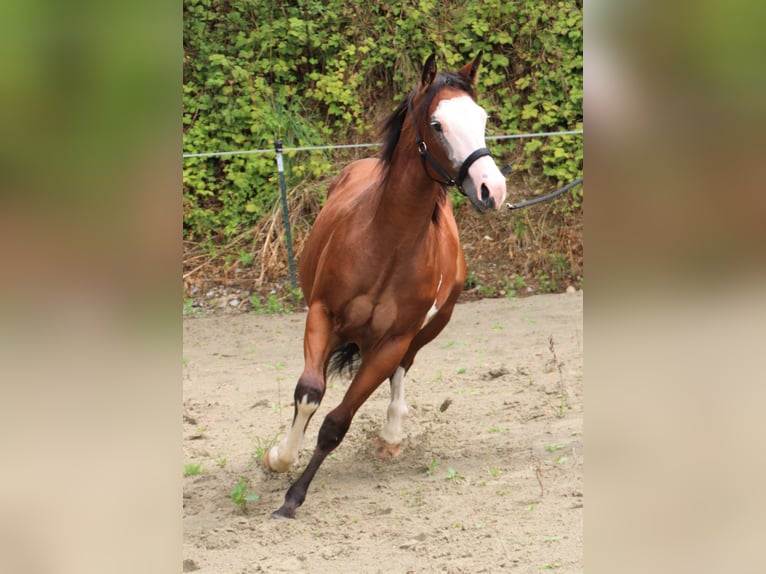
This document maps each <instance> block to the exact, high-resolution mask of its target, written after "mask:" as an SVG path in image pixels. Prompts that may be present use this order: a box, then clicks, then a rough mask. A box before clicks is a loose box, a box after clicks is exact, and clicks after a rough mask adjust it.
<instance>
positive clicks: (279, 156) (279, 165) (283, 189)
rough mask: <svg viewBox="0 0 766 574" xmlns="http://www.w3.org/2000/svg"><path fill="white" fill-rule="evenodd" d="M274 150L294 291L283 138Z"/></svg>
mask: <svg viewBox="0 0 766 574" xmlns="http://www.w3.org/2000/svg"><path fill="white" fill-rule="evenodd" d="M274 151H276V152H277V173H278V174H279V191H280V196H281V197H282V217H283V218H284V222H285V241H286V242H287V263H288V265H289V267H290V284H291V285H292V289H293V292H295V290H296V289H297V288H298V285H297V283H296V281H295V259H294V257H293V238H292V233H291V232H290V213H289V212H288V210H287V184H285V164H284V161H283V160H282V140H276V141H275V142H274Z"/></svg>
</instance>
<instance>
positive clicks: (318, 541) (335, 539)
mask: <svg viewBox="0 0 766 574" xmlns="http://www.w3.org/2000/svg"><path fill="white" fill-rule="evenodd" d="M304 319H305V314H304V313H295V314H288V315H257V314H241V315H229V316H218V317H196V318H185V319H184V384H183V390H184V441H183V444H184V458H185V463H186V464H187V465H199V469H200V471H201V472H200V474H191V475H189V476H186V477H185V478H184V495H183V496H184V498H183V506H184V513H183V520H184V571H187V572H189V571H199V572H200V573H201V574H204V573H208V572H210V573H250V572H332V573H335V574H338V573H345V572H349V573H351V572H353V573H359V572H361V573H368V572H369V573H377V572H381V573H382V572H385V573H399V572H402V573H406V572H417V573H420V572H426V573H430V572H434V573H437V572H438V573H442V572H444V573H478V572H536V573H537V572H545V571H549V570H550V571H555V572H561V573H563V572H567V573H568V572H582V570H583V556H582V554H583V534H582V530H583V437H582V429H583V398H582V393H583V374H582V373H583V371H582V347H583V341H582V292H578V293H570V294H560V295H539V296H534V297H528V298H524V299H485V300H482V301H477V302H472V303H464V304H460V305H458V306H457V307H456V309H455V312H454V314H453V318H452V321H451V322H450V324H449V325H448V326H447V328H446V329H445V330H444V331H443V332H442V334H441V335H440V336H439V337H438V338H437V339H436V340H435V341H433V342H432V343H431V344H430V345H428V346H427V347H425V348H424V349H423V350H421V352H420V353H419V355H418V357H417V358H416V360H415V364H414V365H413V367H412V369H411V370H410V372H409V373H408V375H407V379H406V395H407V403H408V405H409V418H408V419H407V421H406V423H405V439H404V441H403V443H402V451H401V454H400V455H399V457H398V458H397V459H395V460H394V461H381V460H379V459H378V458H377V455H376V454H375V448H374V442H375V437H376V436H377V432H378V430H379V429H380V427H381V425H382V424H383V421H384V419H385V412H386V407H387V405H388V401H389V388H388V383H387V382H386V383H385V384H383V385H381V387H380V388H379V389H378V390H377V391H376V392H375V393H374V394H373V395H372V397H371V398H370V399H369V400H368V401H367V403H366V404H365V405H364V406H363V407H362V408H361V409H360V410H359V412H358V413H357V415H356V418H355V419H354V422H353V423H352V425H351V428H350V429H349V431H348V434H347V435H346V438H345V440H344V442H343V443H342V444H341V445H340V446H339V447H338V449H336V451H335V452H334V453H333V454H332V455H331V456H330V457H329V458H328V459H327V460H326V461H325V463H324V464H323V466H322V467H321V468H320V470H319V472H318V473H317V476H316V478H315V479H314V482H313V483H312V485H311V488H310V489H309V492H308V496H307V498H306V502H305V503H304V504H303V506H302V507H300V508H299V509H298V512H297V519H296V520H289V521H277V520H271V519H270V518H269V516H270V514H271V512H273V511H274V510H276V509H277V508H278V507H279V506H280V505H281V503H282V500H283V498H284V494H285V491H286V489H287V488H288V486H289V485H290V484H291V483H292V481H294V480H295V478H297V476H298V475H299V473H300V471H301V470H302V469H303V467H304V466H305V464H306V463H307V461H308V458H309V457H310V454H311V452H312V450H313V446H314V444H315V441H316V433H317V431H318V428H319V426H320V424H321V421H322V419H323V418H324V415H325V414H327V412H329V411H330V410H331V409H332V408H333V407H334V406H335V405H337V403H338V402H339V401H340V399H341V396H342V394H343V392H344V390H345V388H346V386H347V384H348V382H347V381H346V380H342V379H335V380H333V381H331V382H330V384H329V386H328V390H327V393H326V394H325V397H324V401H323V402H322V405H321V406H320V408H319V410H318V412H317V414H316V416H315V417H314V418H313V420H312V421H311V423H310V425H309V428H308V432H307V435H306V440H305V441H304V444H303V449H302V452H301V455H300V457H299V459H298V461H297V463H296V465H295V467H294V469H293V470H292V471H290V472H288V473H286V474H275V473H271V472H270V471H267V470H265V468H264V467H263V464H262V462H261V461H260V459H259V457H258V453H259V452H261V449H262V448H263V447H264V446H265V445H266V444H270V442H271V441H273V439H274V438H275V437H276V436H277V434H278V433H279V432H281V431H283V430H284V429H285V428H286V427H287V425H289V423H290V420H291V417H292V412H293V409H292V394H293V388H294V385H295V382H296V380H297V378H298V375H299V374H300V372H301V370H302V367H303V361H302V336H303V324H304ZM243 477H244V479H245V481H246V482H247V491H246V492H247V493H249V494H253V495H259V498H258V499H257V500H250V501H248V502H246V503H245V505H244V507H242V506H241V505H237V504H235V503H234V502H233V500H232V496H231V494H232V490H233V489H234V487H235V486H236V485H237V484H238V482H239V481H240V479H241V478H243ZM253 498H254V497H253Z"/></svg>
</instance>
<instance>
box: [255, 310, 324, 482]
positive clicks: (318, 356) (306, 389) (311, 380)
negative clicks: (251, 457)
mask: <svg viewBox="0 0 766 574" xmlns="http://www.w3.org/2000/svg"><path fill="white" fill-rule="evenodd" d="M336 343H337V341H336V339H335V337H334V335H333V334H332V331H331V329H330V321H329V320H328V318H327V316H326V314H325V313H324V311H323V310H322V309H321V308H320V307H319V306H318V305H315V306H312V307H311V309H310V310H309V313H308V316H307V317H306V331H305V334H304V339H303V350H304V357H305V365H304V369H303V373H301V376H300V378H299V379H298V384H297V385H296V386H295V393H294V399H295V410H294V414H293V422H292V425H291V426H290V430H288V432H287V434H286V435H285V436H284V437H282V440H281V441H279V444H277V445H275V446H273V447H271V449H270V450H268V451H267V452H266V454H265V456H264V462H265V463H266V466H267V467H268V468H270V469H271V470H273V471H275V472H286V471H287V470H288V469H289V468H290V467H291V466H292V465H293V463H295V460H296V459H297V458H298V451H299V450H300V447H301V442H302V441H303V435H304V434H305V432H306V427H307V426H308V423H309V421H310V420H311V417H312V416H313V415H314V412H315V411H316V410H317V408H319V403H320V402H322V397H323V396H324V392H325V373H324V365H325V363H326V361H327V357H328V356H329V353H330V350H331V349H332V345H333V344H336Z"/></svg>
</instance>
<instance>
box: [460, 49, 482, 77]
mask: <svg viewBox="0 0 766 574" xmlns="http://www.w3.org/2000/svg"><path fill="white" fill-rule="evenodd" d="M483 55H484V52H482V51H481V50H479V53H478V54H476V57H475V58H474V59H473V62H469V63H468V64H466V65H465V66H463V67H462V68H461V69H460V73H461V74H463V75H464V76H466V77H467V78H470V80H471V83H472V84H475V83H476V76H477V75H478V72H479V65H480V64H481V57H482V56H483Z"/></svg>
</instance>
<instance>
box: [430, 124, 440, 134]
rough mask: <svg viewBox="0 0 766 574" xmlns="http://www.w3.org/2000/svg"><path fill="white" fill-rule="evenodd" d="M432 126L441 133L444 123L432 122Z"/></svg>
mask: <svg viewBox="0 0 766 574" xmlns="http://www.w3.org/2000/svg"><path fill="white" fill-rule="evenodd" d="M431 127H432V128H433V129H435V130H436V131H437V132H439V133H441V132H442V125H441V123H439V122H431Z"/></svg>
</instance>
